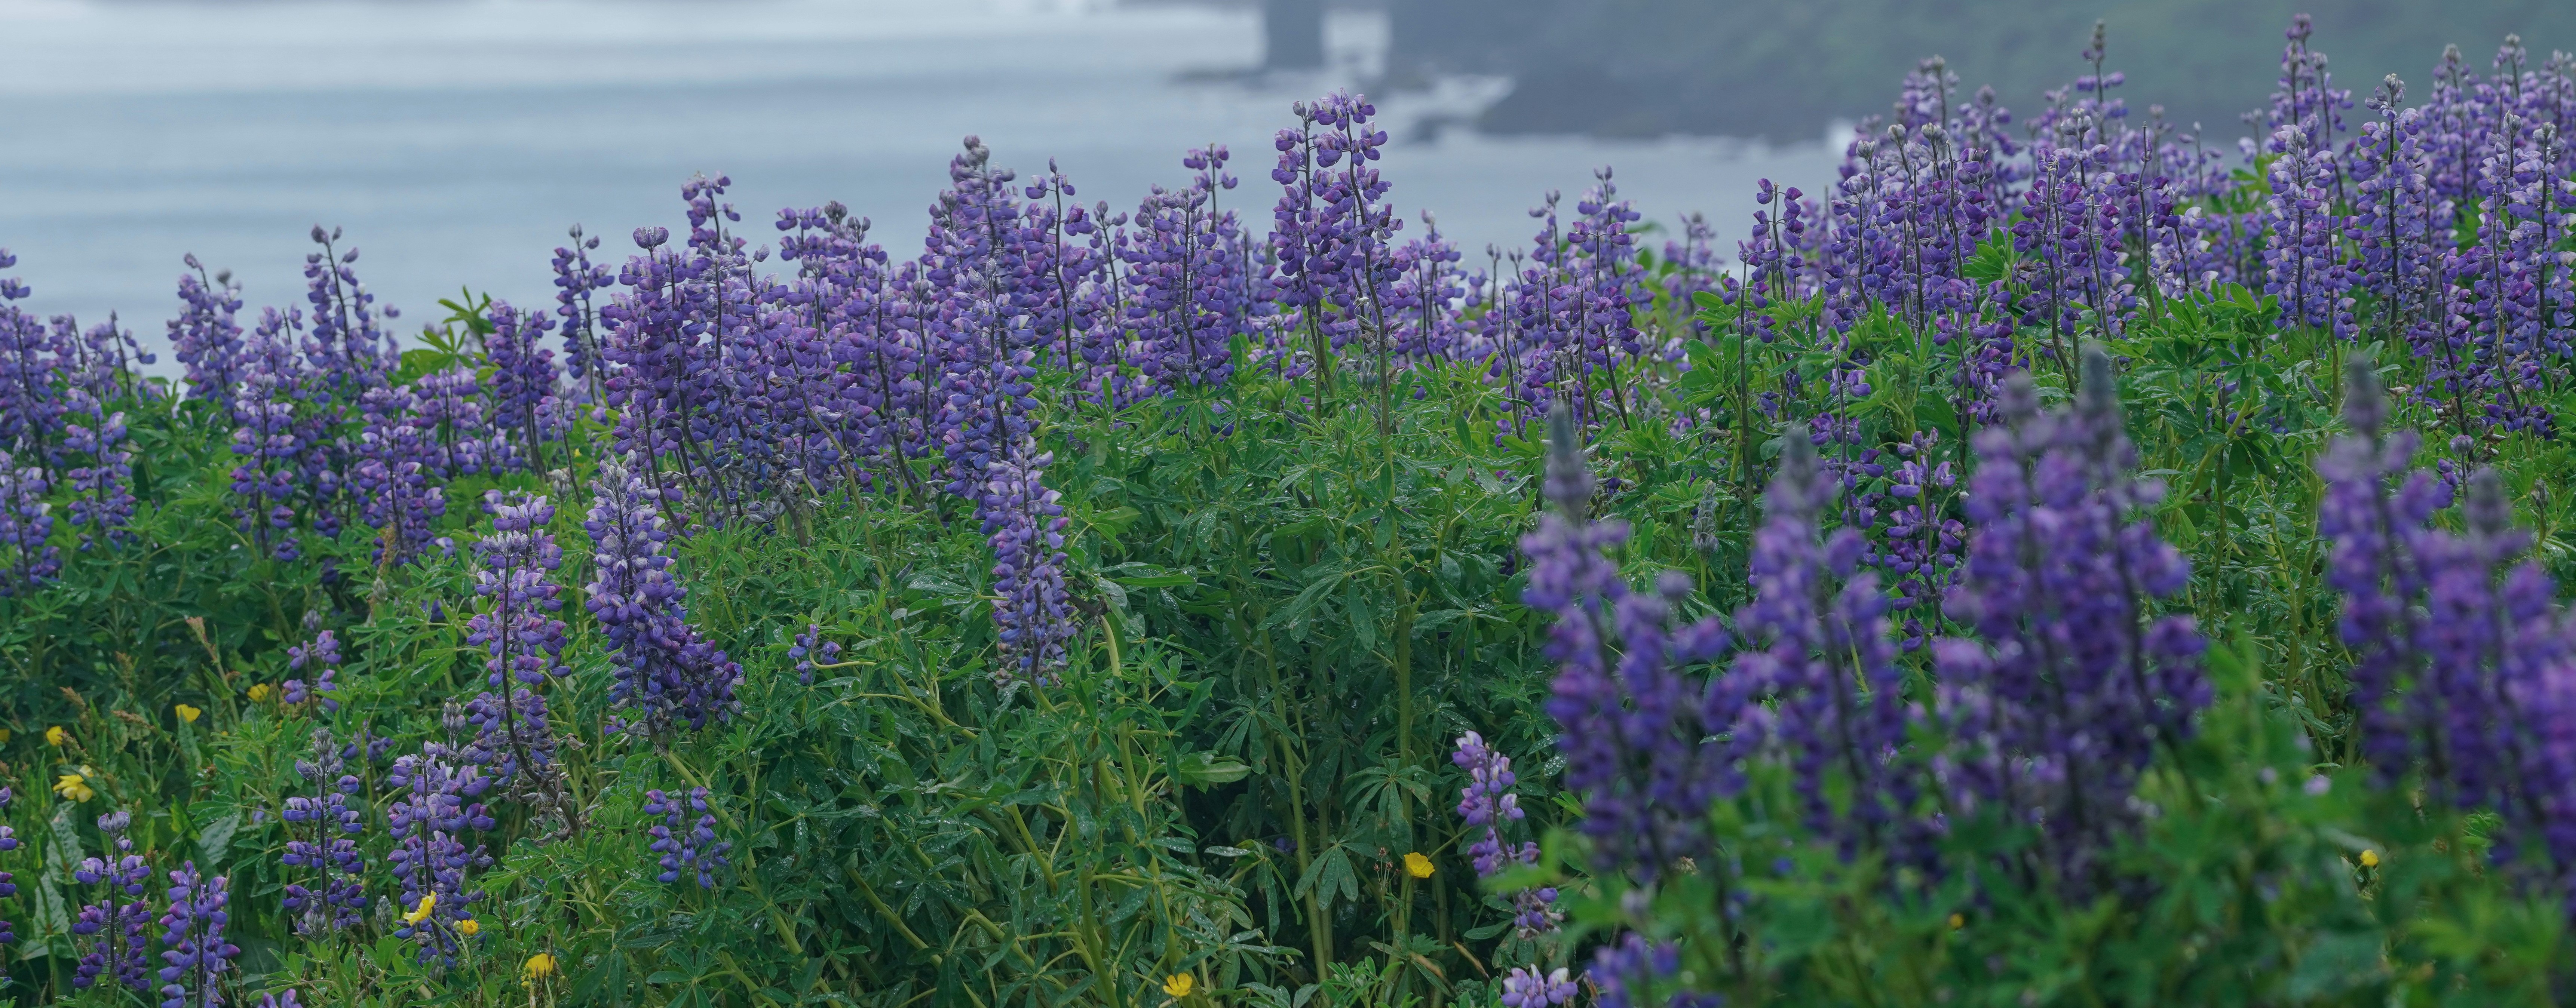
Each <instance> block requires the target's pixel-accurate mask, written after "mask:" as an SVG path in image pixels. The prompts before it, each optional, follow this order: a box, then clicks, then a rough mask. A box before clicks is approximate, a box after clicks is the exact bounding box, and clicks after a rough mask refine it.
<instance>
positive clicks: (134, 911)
mask: <svg viewBox="0 0 2576 1008" xmlns="http://www.w3.org/2000/svg"><path fill="white" fill-rule="evenodd" d="M133 825H134V816H133V814H132V813H130V812H126V811H124V810H122V809H120V810H118V811H115V812H110V813H107V814H106V815H102V816H99V817H98V831H99V832H100V833H101V834H103V835H105V836H106V837H107V842H108V850H107V851H106V852H105V856H104V857H93V858H87V859H84V860H83V861H82V862H81V863H80V864H79V865H78V866H76V867H74V868H73V869H72V880H73V881H75V882H79V883H80V884H82V885H85V886H96V887H98V900H97V902H94V903H89V904H84V905H83V906H82V907H81V908H80V914H79V916H78V918H76V919H75V920H73V921H72V927H71V930H72V934H73V935H74V936H76V937H78V938H85V939H88V940H87V941H86V942H83V943H80V944H81V947H82V952H81V957H80V962H79V964H78V965H76V966H74V967H73V970H72V986H73V987H74V988H77V989H81V990H87V989H89V988H91V987H93V986H96V985H97V984H98V983H99V981H100V979H101V978H105V979H106V980H107V981H109V982H111V983H120V984H123V985H125V986H126V987H127V988H129V989H131V990H133V991H135V992H136V993H146V992H149V991H151V990H152V980H151V976H150V974H149V973H148V972H146V967H145V965H144V955H145V952H146V947H147V945H148V943H149V942H150V936H149V934H148V932H147V931H146V930H145V929H146V928H148V927H149V926H150V925H151V921H152V910H151V907H150V905H149V904H148V903H146V902H145V900H144V899H143V887H144V883H146V882H149V881H150V880H151V878H152V868H151V866H150V865H147V864H144V863H143V857H142V855H139V854H136V853H134V839H133V838H132V837H130V836H127V835H126V833H127V831H128V830H129V829H131V828H132V827H133Z"/></svg>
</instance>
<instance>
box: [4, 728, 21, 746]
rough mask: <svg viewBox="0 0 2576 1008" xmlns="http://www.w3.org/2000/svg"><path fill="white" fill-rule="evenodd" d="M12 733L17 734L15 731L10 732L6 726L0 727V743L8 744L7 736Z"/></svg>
mask: <svg viewBox="0 0 2576 1008" xmlns="http://www.w3.org/2000/svg"><path fill="white" fill-rule="evenodd" d="M14 734H17V733H16V732H12V731H10V730H9V729H6V728H0V745H8V744H9V737H10V736H11V735H14Z"/></svg>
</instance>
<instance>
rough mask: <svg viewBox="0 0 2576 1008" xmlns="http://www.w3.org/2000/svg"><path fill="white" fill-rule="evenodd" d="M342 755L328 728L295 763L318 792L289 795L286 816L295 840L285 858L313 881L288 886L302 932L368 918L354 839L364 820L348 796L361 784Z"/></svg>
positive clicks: (291, 908)
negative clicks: (306, 756) (308, 754)
mask: <svg viewBox="0 0 2576 1008" xmlns="http://www.w3.org/2000/svg"><path fill="white" fill-rule="evenodd" d="M342 759H343V755H342V749H341V747H340V746H338V745H336V744H334V743H333V741H332V739H331V732H330V730H329V729H326V728H316V729H314V730H313V751H312V755H311V756H310V757H308V758H306V759H301V760H297V761H296V762H295V772H296V774H297V775H298V776H301V777H303V778H304V781H305V784H306V785H307V786H309V787H310V788H312V789H313V791H314V794H313V795H312V796H310V797H308V796H304V795H297V796H294V797H290V798H288V799H287V800H286V808H285V811H284V813H283V815H282V818H284V819H285V820H286V829H287V831H288V835H289V836H290V837H291V839H289V840H288V841H287V844H286V854H285V855H284V857H282V858H281V861H282V862H283V863H284V864H285V865H286V866H287V867H288V868H293V869H301V870H302V871H303V872H305V873H307V874H308V880H309V883H310V884H307V881H297V882H290V883H288V884H287V886H286V899H285V903H286V909H287V911H288V912H289V913H292V914H294V915H295V917H294V927H295V930H296V933H298V934H302V935H307V936H313V935H322V934H328V933H331V932H333V931H341V930H346V929H348V928H352V927H355V926H357V925H358V924H359V923H360V922H362V921H363V920H364V919H365V918H364V914H365V911H366V909H367V895H366V867H367V862H366V859H365V858H364V857H362V856H360V854H359V852H358V844H357V841H356V840H355V839H353V838H354V837H356V836H357V835H358V834H360V833H363V832H365V831H366V824H365V820H364V819H363V818H362V817H361V816H360V814H359V810H358V809H357V808H354V807H352V806H351V804H350V801H349V799H351V798H352V797H355V796H356V795H357V793H358V790H359V787H360V783H359V781H358V778H357V777H356V776H355V775H352V774H348V773H345V772H343V766H342Z"/></svg>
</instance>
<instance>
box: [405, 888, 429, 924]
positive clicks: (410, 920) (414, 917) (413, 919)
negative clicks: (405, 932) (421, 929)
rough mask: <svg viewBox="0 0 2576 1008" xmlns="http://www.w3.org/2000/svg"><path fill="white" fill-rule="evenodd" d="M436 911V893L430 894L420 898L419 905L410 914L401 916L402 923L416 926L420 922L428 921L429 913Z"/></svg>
mask: <svg viewBox="0 0 2576 1008" xmlns="http://www.w3.org/2000/svg"><path fill="white" fill-rule="evenodd" d="M436 909H438V894H437V893H430V894H428V895H426V896H422V897H421V898H420V905H419V906H416V907H413V908H412V911H411V912H410V913H407V914H404V915H403V923H405V924H418V923H420V922H422V921H425V920H428V919H429V915H430V912H431V911H433V910H436Z"/></svg>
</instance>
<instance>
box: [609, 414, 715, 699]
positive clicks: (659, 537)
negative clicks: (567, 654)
mask: <svg viewBox="0 0 2576 1008" xmlns="http://www.w3.org/2000/svg"><path fill="white" fill-rule="evenodd" d="M678 493H679V491H678V490H677V489H671V490H663V491H656V490H654V489H653V488H652V486H651V485H649V484H647V483H646V482H645V481H644V480H643V479H642V478H641V477H639V476H636V475H635V474H634V473H632V472H630V471H628V470H627V469H626V468H625V467H624V466H621V465H618V464H617V463H614V462H608V463H603V464H602V465H601V466H600V467H599V480H598V483H597V490H596V495H595V496H594V497H592V500H591V508H590V518H589V520H588V521H585V522H583V523H582V527H583V528H584V529H586V530H588V531H589V533H590V538H591V542H592V544H593V552H592V554H591V570H592V572H593V577H592V580H591V583H590V585H589V587H588V589H587V597H586V598H585V599H584V601H583V603H582V604H583V605H584V606H586V607H588V608H589V610H590V613H591V616H592V617H593V618H595V619H597V620H598V621H599V625H600V627H601V629H602V631H603V632H604V633H605V634H606V635H607V637H608V646H609V648H610V650H612V651H613V652H615V654H616V658H615V661H616V674H617V683H616V685H615V686H612V687H611V688H610V690H609V697H610V699H611V700H612V701H613V702H615V703H617V704H618V705H620V706H622V707H628V708H632V709H636V710H640V711H641V712H642V722H643V724H644V725H646V727H647V729H648V731H650V732H652V733H655V734H660V733H663V732H666V731H669V730H671V729H674V728H676V727H677V726H679V725H681V724H686V725H687V726H688V727H689V728H690V729H692V730H695V729H700V728H705V727H706V726H707V724H708V722H709V721H711V720H720V719H723V718H726V717H729V716H731V714H732V712H733V710H734V707H735V706H736V704H735V701H734V695H733V692H734V687H735V685H736V684H738V683H740V682H741V681H742V667H741V666H740V665H738V664H735V663H734V662H733V661H732V660H731V659H729V658H727V657H725V653H724V652H723V651H722V650H719V649H717V648H716V646H715V645H714V644H713V643H712V642H710V641H708V640H707V638H706V635H705V634H703V633H701V632H699V630H698V629H697V628H696V627H695V626H692V625H690V623H689V621H688V610H687V607H686V606H685V605H684V604H683V601H684V600H685V599H686V598H687V596H688V589H686V588H685V587H682V586H681V584H680V583H679V581H678V579H677V578H675V577H673V576H672V572H671V559H672V558H671V556H670V555H669V554H668V553H667V552H665V549H666V546H667V544H668V543H669V542H670V538H671V536H670V532H669V531H668V530H667V529H666V528H665V527H664V521H663V518H662V509H663V507H664V505H665V503H666V502H668V501H669V500H670V499H671V498H672V497H673V496H675V495H677V494H678Z"/></svg>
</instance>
